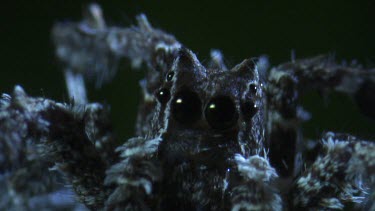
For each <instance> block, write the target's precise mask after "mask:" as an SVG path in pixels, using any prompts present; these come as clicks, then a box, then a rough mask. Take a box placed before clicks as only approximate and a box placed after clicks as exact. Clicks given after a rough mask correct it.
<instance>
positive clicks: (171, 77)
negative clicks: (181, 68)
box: [167, 71, 174, 81]
mask: <svg viewBox="0 0 375 211" xmlns="http://www.w3.org/2000/svg"><path fill="white" fill-rule="evenodd" d="M173 76H174V72H173V71H171V72H169V73H168V74H167V81H172V79H173Z"/></svg>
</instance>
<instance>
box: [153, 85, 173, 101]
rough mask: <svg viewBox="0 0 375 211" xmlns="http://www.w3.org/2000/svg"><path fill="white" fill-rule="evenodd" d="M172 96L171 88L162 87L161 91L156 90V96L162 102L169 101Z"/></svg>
mask: <svg viewBox="0 0 375 211" xmlns="http://www.w3.org/2000/svg"><path fill="white" fill-rule="evenodd" d="M169 97H170V93H169V90H168V89H166V88H162V89H160V90H159V91H157V92H156V98H157V99H158V101H159V102H160V103H166V102H168V100H169Z"/></svg>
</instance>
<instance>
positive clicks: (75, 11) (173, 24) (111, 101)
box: [0, 0, 375, 140]
mask: <svg viewBox="0 0 375 211" xmlns="http://www.w3.org/2000/svg"><path fill="white" fill-rule="evenodd" d="M87 3H88V1H87V2H86V1H45V2H44V1H14V2H13V3H12V4H10V3H6V2H3V3H2V4H1V7H0V11H1V13H0V23H1V25H0V32H1V33H0V34H1V37H0V42H1V47H0V56H1V57H0V58H1V66H0V92H6V93H9V92H11V90H12V89H13V87H14V85H15V84H20V85H22V86H23V87H24V88H25V90H26V91H27V92H28V93H29V94H31V95H33V96H44V97H47V98H52V99H55V100H59V101H67V94H66V90H65V86H64V80H63V75H62V71H61V67H60V66H59V64H58V62H57V61H56V59H55V57H54V48H53V46H52V43H51V39H50V35H49V34H50V29H51V27H52V24H53V23H54V22H57V21H78V20H80V17H81V11H82V9H83V7H84V5H86V4H87ZM101 5H102V7H103V10H104V15H105V17H106V20H107V23H109V24H110V25H121V26H129V25H130V24H134V23H135V19H134V17H135V15H137V14H139V13H141V12H143V13H145V14H147V16H148V18H149V20H150V22H151V23H152V25H153V26H154V27H158V28H161V29H164V30H165V31H167V32H169V33H171V34H174V35H175V36H176V37H177V39H178V40H179V41H180V42H182V43H184V44H185V45H186V46H187V47H189V48H190V49H192V50H193V51H194V52H196V53H197V54H198V57H199V58H200V60H205V59H207V58H208V55H209V50H210V49H211V48H218V49H221V50H222V51H223V53H224V55H225V58H226V60H227V62H228V66H232V65H235V64H237V63H239V62H240V61H242V60H243V59H245V58H249V57H254V56H259V55H262V54H267V55H268V56H269V57H270V60H271V63H272V64H273V65H277V64H279V63H281V62H286V61H288V60H290V53H291V50H294V51H295V53H296V56H297V58H304V57H309V56H315V55H318V54H326V53H334V54H335V55H336V57H337V59H338V60H339V61H341V60H348V61H350V60H352V59H356V60H358V61H360V62H361V63H363V64H365V65H368V66H372V67H374V66H375V41H374V38H375V29H374V28H375V12H374V11H375V1H373V0H368V1H358V0H345V1H343V0H330V1H327V0H315V1H296V2H291V1H280V0H274V1H270V0H264V1H237V2H234V1H233V2H232V3H221V2H220V1H197V2H195V3H194V2H192V1H136V0H131V1H125V0H121V1H111V2H108V1H107V2H106V3H102V4H101ZM141 77H142V71H140V72H134V71H131V69H130V67H129V64H128V63H127V62H126V61H125V62H123V65H121V68H120V70H119V72H118V74H117V76H116V78H115V79H114V80H113V82H112V83H110V84H107V85H105V86H104V87H103V88H102V89H101V90H95V89H94V86H93V85H89V91H90V93H89V95H90V96H89V97H90V100H91V101H99V102H104V103H106V104H108V105H110V106H111V109H112V118H113V122H114V126H115V128H116V130H117V132H118V133H119V135H120V137H123V139H124V140H125V138H129V137H131V136H132V133H133V128H134V121H135V115H136V111H137V101H138V98H139V95H140V91H139V89H138V80H139V79H140V78H141ZM303 104H304V106H305V107H306V108H307V109H308V110H310V111H312V115H313V116H312V117H313V119H312V120H311V121H310V122H309V123H307V124H305V131H306V133H307V134H308V135H309V136H310V137H317V136H319V135H320V134H321V133H322V132H324V131H327V130H333V131H343V132H345V131H346V132H350V133H353V134H355V135H359V136H361V137H364V138H371V139H375V122H374V121H373V120H370V119H368V118H366V117H364V116H363V115H361V114H360V112H359V110H358V108H357V106H356V105H355V103H354V101H353V100H352V99H350V98H348V97H345V96H343V95H340V94H335V95H332V96H330V98H328V99H325V98H324V99H323V98H322V97H320V96H319V95H318V94H317V93H311V94H310V95H308V96H306V97H304V98H303Z"/></svg>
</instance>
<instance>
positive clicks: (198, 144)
mask: <svg viewBox="0 0 375 211" xmlns="http://www.w3.org/2000/svg"><path fill="white" fill-rule="evenodd" d="M163 80H164V81H163V82H162V85H161V88H160V89H159V90H158V91H157V92H156V96H157V99H158V106H159V109H158V111H160V112H157V114H155V117H154V123H155V124H154V129H156V128H157V129H158V130H159V131H160V134H162V135H163V143H162V145H161V149H160V152H161V153H160V154H161V155H162V156H164V157H166V158H167V159H170V160H173V162H183V161H185V160H186V159H188V160H190V159H192V160H197V159H198V160H199V162H200V163H201V162H218V161H219V160H217V159H220V160H223V159H224V160H226V159H227V158H233V157H234V154H235V153H242V154H248V153H250V152H251V151H252V152H254V151H255V150H256V149H257V148H259V145H261V144H262V143H261V142H263V138H262V137H263V135H262V133H263V131H260V128H262V127H260V125H261V124H263V120H262V110H261V109H260V108H262V89H261V84H260V82H259V77H258V73H257V70H256V68H255V66H254V62H253V60H250V59H249V60H245V61H243V62H242V63H240V64H239V65H237V66H235V67H234V68H232V69H231V70H225V69H211V68H209V69H206V68H205V67H204V66H203V65H201V63H200V62H199V61H198V59H197V57H196V56H195V55H194V54H193V53H192V52H191V51H190V50H188V49H185V48H182V49H181V50H180V52H179V54H178V56H177V58H176V59H175V60H174V63H173V65H172V68H171V69H170V71H169V72H168V73H166V74H165V77H164V79H163Z"/></svg>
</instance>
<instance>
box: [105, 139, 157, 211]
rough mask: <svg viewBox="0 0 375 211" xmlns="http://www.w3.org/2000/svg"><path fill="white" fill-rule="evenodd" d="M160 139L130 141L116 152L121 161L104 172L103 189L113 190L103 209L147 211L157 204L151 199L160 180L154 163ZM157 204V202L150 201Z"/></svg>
mask: <svg viewBox="0 0 375 211" xmlns="http://www.w3.org/2000/svg"><path fill="white" fill-rule="evenodd" d="M160 141H161V138H155V139H151V140H146V139H144V138H140V137H138V138H131V139H129V140H128V141H127V142H126V143H125V144H124V145H122V146H120V147H118V148H117V151H118V152H120V153H121V155H120V156H121V158H122V160H121V161H120V162H119V163H117V164H115V165H113V166H112V167H111V168H110V169H109V170H108V171H107V177H106V179H105V184H106V185H114V187H115V189H114V191H113V192H112V193H111V195H110V196H109V198H108V200H107V201H106V209H109V210H116V209H125V210H150V207H155V203H158V201H157V199H155V198H153V194H154V193H155V188H158V187H157V186H156V187H155V186H154V184H155V182H157V181H160V180H161V177H162V171H161V170H162V169H161V165H160V163H159V161H158V160H157V159H155V157H156V156H155V155H156V152H157V149H158V145H159V143H160ZM153 200H156V201H153Z"/></svg>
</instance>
